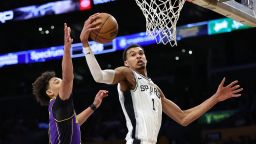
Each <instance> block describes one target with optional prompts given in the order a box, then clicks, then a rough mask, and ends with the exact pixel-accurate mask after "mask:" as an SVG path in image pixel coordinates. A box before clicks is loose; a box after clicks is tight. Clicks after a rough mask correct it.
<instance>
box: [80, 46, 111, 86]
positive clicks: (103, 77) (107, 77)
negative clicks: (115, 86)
mask: <svg viewBox="0 0 256 144" xmlns="http://www.w3.org/2000/svg"><path fill="white" fill-rule="evenodd" d="M83 53H84V54H85V58H86V62H87V64H88V67H89V69H90V72H91V74H92V76H93V79H94V80H95V81H96V82H99V83H106V84H112V83H113V81H114V77H115V71H114V70H111V69H107V70H102V69H101V68H100V65H99V64H98V62H97V60H96V58H95V56H94V54H93V52H92V51H91V48H89V47H83Z"/></svg>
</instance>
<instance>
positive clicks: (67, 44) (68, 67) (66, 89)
mask: <svg viewBox="0 0 256 144" xmlns="http://www.w3.org/2000/svg"><path fill="white" fill-rule="evenodd" d="M70 33H71V29H70V27H68V26H67V24H66V23H65V24H64V55H63V58H62V79H63V82H62V85H61V87H60V92H59V96H60V98H61V99H62V100H66V99H69V97H70V95H71V92H72V89H73V78H74V74H73V64H72V58H71V52H70V49H71V44H72V42H73V39H72V38H71V36H70Z"/></svg>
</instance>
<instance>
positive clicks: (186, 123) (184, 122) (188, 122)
mask: <svg viewBox="0 0 256 144" xmlns="http://www.w3.org/2000/svg"><path fill="white" fill-rule="evenodd" d="M190 123H191V122H190V121H188V120H186V119H183V120H181V122H180V125H182V126H184V127H186V126H188V125H189V124H190Z"/></svg>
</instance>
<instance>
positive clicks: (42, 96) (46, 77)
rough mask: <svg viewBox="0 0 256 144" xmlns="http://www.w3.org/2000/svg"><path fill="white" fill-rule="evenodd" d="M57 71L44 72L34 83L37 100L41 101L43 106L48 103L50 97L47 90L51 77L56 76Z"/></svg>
mask: <svg viewBox="0 0 256 144" xmlns="http://www.w3.org/2000/svg"><path fill="white" fill-rule="evenodd" d="M55 75H56V74H55V72H53V71H46V72H44V73H42V74H41V75H40V76H39V77H38V78H37V79H36V80H35V81H34V82H33V83H32V90H33V95H34V96H35V98H36V101H37V102H39V103H40V104H41V105H42V106H45V105H48V104H49V101H50V98H49V96H48V95H47V94H46V90H47V89H48V87H49V81H50V79H51V78H53V77H55Z"/></svg>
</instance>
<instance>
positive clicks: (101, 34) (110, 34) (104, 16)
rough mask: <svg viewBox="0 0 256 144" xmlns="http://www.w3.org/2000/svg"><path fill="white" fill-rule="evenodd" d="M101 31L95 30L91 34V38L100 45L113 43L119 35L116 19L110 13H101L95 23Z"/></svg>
mask: <svg viewBox="0 0 256 144" xmlns="http://www.w3.org/2000/svg"><path fill="white" fill-rule="evenodd" d="M98 22H100V24H99V26H98V27H99V29H97V30H93V31H91V33H90V38H91V39H92V40H94V41H96V42H99V43H103V44H104V43H108V42H111V41H112V40H113V39H114V38H115V37H116V36H117V33H118V23H117V21H116V19H115V18H114V17H113V16H112V15H110V14H108V13H100V14H99V18H97V19H96V20H95V21H94V22H93V23H98Z"/></svg>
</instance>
